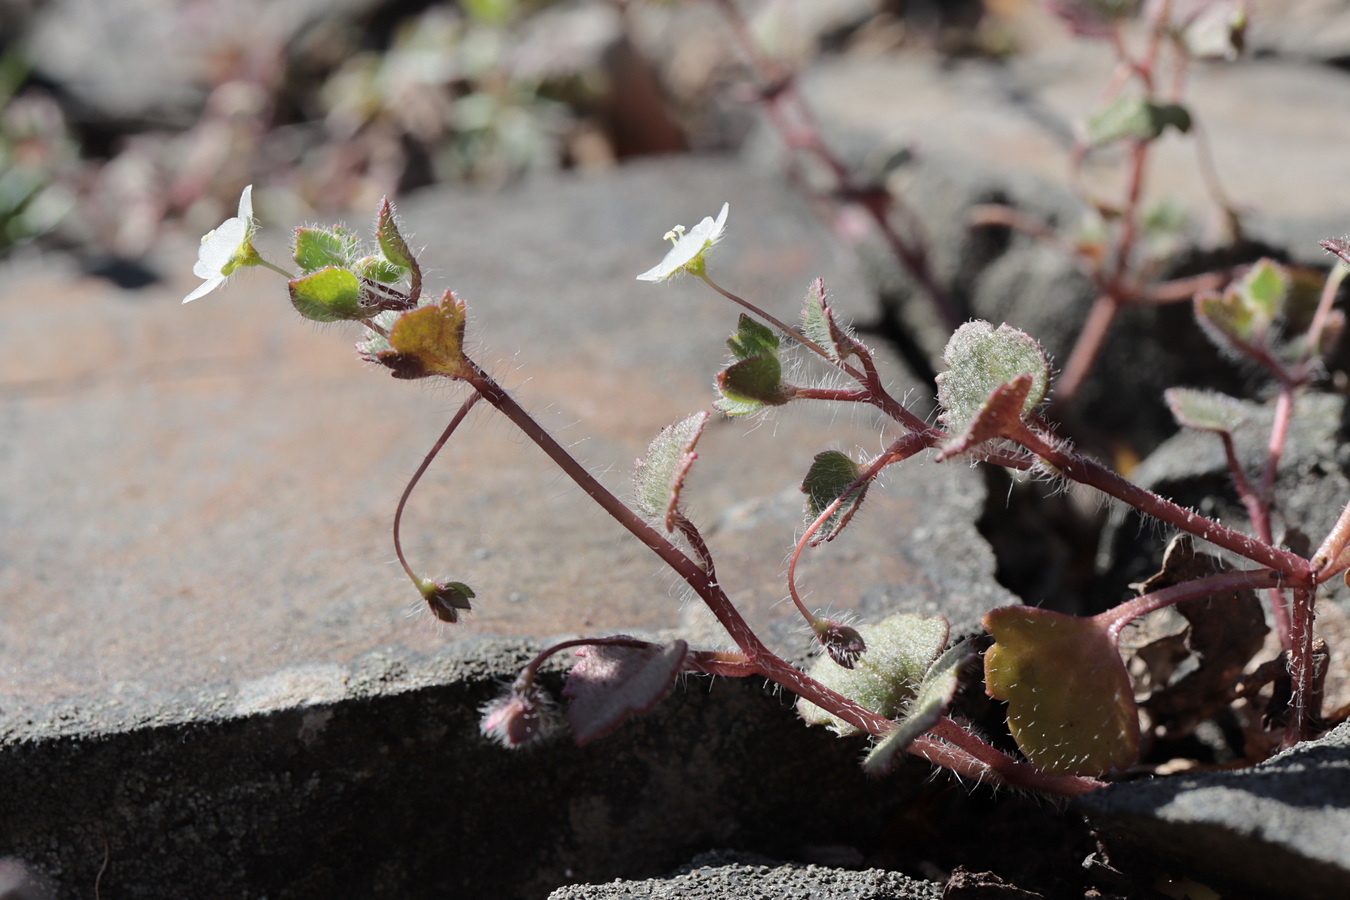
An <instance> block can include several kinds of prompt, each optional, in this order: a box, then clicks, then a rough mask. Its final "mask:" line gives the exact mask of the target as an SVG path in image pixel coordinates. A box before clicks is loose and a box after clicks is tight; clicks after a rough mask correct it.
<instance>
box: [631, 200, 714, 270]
mask: <svg viewBox="0 0 1350 900" xmlns="http://www.w3.org/2000/svg"><path fill="white" fill-rule="evenodd" d="M730 209H731V204H730V203H723V204H722V210H721V212H719V213H718V214H717V220H716V221H714V220H713V217H712V216H705V217H704V219H703V221H702V222H699V223H698V224H697V225H695V226H694V227H693V228H691V229H689V231H688V232H687V233H686V234H683V235H681V236H680V239H679V240H677V241H676V242H675V246H674V247H671V248H670V250H669V251H667V252H666V256H665V258H664V259H662V260H661V262H660V264H659V265H656V266H653V267H652V268H650V269H648V270H647V271H645V272H643V273H642V274H641V275H639V276H638V277H637V280H638V281H651V282H658V281H665V280H666V279H667V278H670V277H671V276H673V275H677V274H679V273H680V272H685V271H688V270H689V269H690V267H691V266H693V265H694V263H695V262H696V261H697V260H699V259H700V258H701V257H702V256H703V254H704V253H705V252H707V250H708V248H710V247H711V246H712V245H713V244H715V243H717V242H718V241H719V240H721V238H722V231H723V230H724V229H725V228H726V224H727V214H728V212H730Z"/></svg>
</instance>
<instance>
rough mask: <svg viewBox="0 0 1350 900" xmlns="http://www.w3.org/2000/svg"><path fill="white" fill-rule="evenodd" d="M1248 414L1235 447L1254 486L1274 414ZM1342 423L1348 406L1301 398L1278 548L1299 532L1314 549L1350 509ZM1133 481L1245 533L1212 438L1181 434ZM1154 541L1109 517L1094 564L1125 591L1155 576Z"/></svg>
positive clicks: (1119, 516)
mask: <svg viewBox="0 0 1350 900" xmlns="http://www.w3.org/2000/svg"><path fill="white" fill-rule="evenodd" d="M1247 408H1248V410H1249V418H1248V419H1247V420H1246V421H1245V422H1244V423H1243V424H1242V425H1241V426H1239V427H1238V428H1237V429H1236V430H1235V431H1234V433H1233V442H1234V446H1235V450H1236V453H1237V457H1238V459H1239V460H1240V461H1242V462H1243V464H1244V469H1245V474H1246V475H1247V477H1248V480H1249V481H1251V482H1252V483H1253V484H1259V480H1260V477H1261V469H1262V467H1263V466H1264V460H1265V453H1266V445H1267V442H1268V440H1269V436H1270V427H1271V422H1272V421H1273V416H1274V412H1273V407H1272V406H1271V405H1270V404H1256V403H1251V404H1248V406H1247ZM1345 416H1346V406H1345V398H1344V397H1343V396H1340V395H1338V394H1317V393H1309V394H1303V395H1302V396H1300V397H1299V398H1298V400H1297V402H1296V403H1295V406H1294V415H1293V418H1292V419H1291V420H1290V430H1289V436H1288V439H1287V441H1286V444H1285V451H1284V454H1283V455H1282V456H1281V459H1280V467H1279V470H1278V474H1277V476H1276V481H1275V496H1276V497H1277V498H1278V501H1279V502H1278V505H1277V507H1276V509H1275V512H1274V520H1273V523H1272V524H1273V530H1274V533H1275V537H1276V540H1279V539H1280V536H1281V535H1282V534H1284V533H1285V532H1286V531H1287V530H1289V529H1296V530H1297V531H1299V532H1301V533H1302V534H1303V535H1305V536H1306V537H1307V539H1308V540H1309V541H1311V542H1312V545H1313V547H1314V548H1315V547H1316V545H1317V544H1318V543H1320V542H1321V541H1322V539H1323V538H1324V537H1326V535H1327V533H1328V532H1329V531H1330V530H1331V527H1332V526H1333V525H1334V524H1335V522H1336V518H1337V517H1338V516H1339V515H1340V513H1341V509H1342V508H1343V507H1344V506H1345V504H1346V502H1347V501H1350V447H1347V446H1346V444H1345V443H1344V439H1343V433H1342V429H1343V427H1344V422H1345ZM1131 479H1132V480H1133V481H1134V482H1135V483H1136V484H1138V485H1140V486H1141V487H1145V488H1148V489H1149V490H1151V491H1154V492H1155V493H1158V494H1161V495H1162V496H1164V497H1166V498H1168V499H1170V500H1173V501H1174V502H1176V503H1179V504H1180V505H1182V506H1185V507H1187V508H1190V509H1195V510H1196V511H1198V512H1199V513H1201V514H1202V515H1205V516H1208V517H1210V518H1212V519H1217V520H1218V521H1221V522H1223V523H1224V524H1226V525H1228V526H1230V527H1233V528H1237V529H1238V530H1241V531H1248V532H1250V527H1251V526H1250V522H1249V521H1248V519H1247V514H1246V510H1245V508H1244V507H1243V505H1242V503H1241V502H1240V501H1239V500H1238V498H1237V495H1236V492H1235V490H1234V488H1233V483H1232V477H1231V475H1230V474H1229V471H1228V463H1227V460H1226V458H1225V456H1224V451H1223V444H1222V442H1221V441H1220V440H1219V438H1218V437H1217V436H1215V435H1212V434H1208V433H1203V432H1198V431H1193V430H1190V429H1183V430H1181V431H1180V432H1178V433H1177V434H1176V435H1175V436H1174V437H1172V438H1170V439H1168V440H1167V441H1166V442H1165V443H1164V444H1162V445H1161V446H1160V447H1158V449H1157V450H1155V451H1154V452H1153V453H1152V454H1151V455H1150V456H1149V457H1148V458H1147V459H1145V460H1144V461H1143V462H1142V463H1141V464H1140V465H1139V467H1138V468H1137V469H1135V471H1134V472H1133V473H1132V475H1131ZM1157 537H1158V536H1157V535H1156V534H1155V533H1154V529H1152V528H1148V527H1145V524H1144V522H1143V521H1142V516H1140V514H1139V513H1138V512H1137V511H1135V510H1133V509H1131V508H1126V507H1116V508H1114V509H1112V510H1111V513H1110V520H1109V522H1108V525H1107V528H1106V531H1105V533H1104V535H1103V538H1102V544H1101V546H1102V555H1101V557H1100V559H1099V563H1100V566H1101V568H1102V569H1103V571H1108V572H1111V573H1113V574H1112V575H1111V576H1110V578H1109V581H1110V583H1111V584H1112V585H1113V586H1116V587H1119V588H1121V589H1123V587H1124V585H1125V584H1128V583H1130V582H1134V581H1141V580H1143V579H1144V578H1146V577H1148V575H1150V574H1152V573H1153V572H1155V571H1157V568H1158V564H1159V563H1160V562H1161V559H1162V557H1161V549H1162V543H1163V542H1161V541H1159V540H1158V539H1157ZM1309 552H1310V553H1311V550H1310V551H1309ZM1334 588H1335V583H1334V582H1333V583H1332V584H1331V585H1330V589H1331V592H1332V593H1333V594H1337V593H1339V592H1336V591H1335V590H1334ZM1107 594H1108V596H1111V595H1112V594H1111V593H1110V592H1109V591H1108V592H1107Z"/></svg>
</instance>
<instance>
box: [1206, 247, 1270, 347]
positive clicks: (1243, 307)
mask: <svg viewBox="0 0 1350 900" xmlns="http://www.w3.org/2000/svg"><path fill="white" fill-rule="evenodd" d="M1289 288H1290V279H1289V275H1288V274H1287V273H1286V272H1285V270H1284V269H1283V268H1282V267H1281V266H1279V265H1277V264H1275V263H1273V262H1271V261H1270V260H1268V259H1261V260H1258V261H1257V262H1256V263H1255V264H1254V265H1253V266H1252V267H1251V269H1249V270H1248V271H1247V274H1246V275H1244V276H1243V277H1242V278H1241V279H1240V280H1239V281H1237V282H1236V283H1235V284H1232V285H1230V286H1229V287H1228V289H1227V290H1226V291H1224V292H1223V294H1222V295H1219V294H1212V293H1211V294H1201V295H1199V296H1197V297H1196V298H1195V316H1196V320H1197V321H1198V322H1199V323H1200V325H1201V327H1202V328H1203V330H1204V331H1205V333H1206V334H1207V335H1208V336H1209V338H1210V340H1212V341H1214V342H1215V343H1216V344H1217V345H1218V346H1219V349H1221V350H1237V351H1238V352H1244V348H1245V347H1247V346H1250V345H1254V344H1266V343H1268V342H1269V339H1270V337H1271V327H1272V326H1273V325H1274V323H1275V319H1276V317H1277V316H1279V314H1280V313H1281V312H1282V311H1283V309H1284V303H1285V299H1286V298H1287V297H1288V296H1289Z"/></svg>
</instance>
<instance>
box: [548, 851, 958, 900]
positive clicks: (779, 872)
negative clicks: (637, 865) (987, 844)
mask: <svg viewBox="0 0 1350 900" xmlns="http://www.w3.org/2000/svg"><path fill="white" fill-rule="evenodd" d="M941 896H942V889H941V888H940V887H939V886H938V885H936V884H933V883H931V882H925V881H916V880H915V879H913V878H906V877H905V876H904V875H901V874H899V873H897V872H887V871H883V870H881V869H863V870H859V871H854V870H849V869H830V868H824V867H820V866H804V865H796V864H784V863H778V862H775V861H773V860H770V859H764V858H755V857H753V856H748V855H744V854H736V853H717V852H714V853H707V854H703V855H700V856H697V857H695V858H694V859H693V861H692V862H690V863H688V864H687V865H684V866H681V867H680V868H679V869H677V870H676V871H675V872H673V873H672V874H671V875H669V876H667V877H665V878H650V879H646V880H643V881H614V882H611V883H610V884H592V885H580V886H575V887H565V888H559V889H558V890H556V891H554V892H553V893H552V894H550V895H549V900H607V898H615V900H618V898H621V897H646V898H650V900H665V898H670V900H675V898H679V900H724V898H728V897H736V898H738V900H761V898H762V900H792V898H798V897H801V898H806V897H810V898H812V900H937V898H939V897H941Z"/></svg>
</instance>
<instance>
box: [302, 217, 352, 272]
mask: <svg viewBox="0 0 1350 900" xmlns="http://www.w3.org/2000/svg"><path fill="white" fill-rule="evenodd" d="M294 241H295V252H294V254H293V256H294V258H295V264H296V265H297V266H299V267H300V270H301V271H302V272H305V273H307V274H308V273H310V272H316V271H318V270H319V269H323V268H327V267H328V266H337V267H339V268H346V267H348V266H351V265H352V264H353V263H354V262H355V261H356V235H354V234H352V233H351V232H349V231H347V230H346V229H343V228H297V229H295V235H294Z"/></svg>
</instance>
